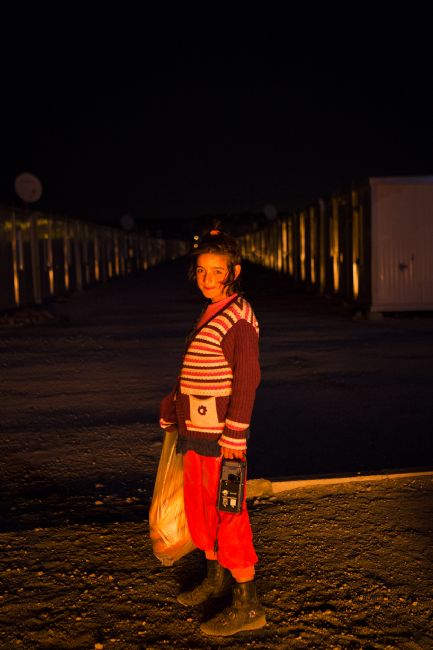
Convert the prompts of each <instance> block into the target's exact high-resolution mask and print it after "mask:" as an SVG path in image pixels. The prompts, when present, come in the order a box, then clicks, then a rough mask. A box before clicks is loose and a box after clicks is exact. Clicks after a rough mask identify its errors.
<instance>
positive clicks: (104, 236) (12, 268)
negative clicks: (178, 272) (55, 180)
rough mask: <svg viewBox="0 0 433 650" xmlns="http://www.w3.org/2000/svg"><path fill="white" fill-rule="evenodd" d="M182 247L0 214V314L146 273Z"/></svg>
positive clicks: (66, 222)
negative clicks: (112, 279) (96, 285)
mask: <svg viewBox="0 0 433 650" xmlns="http://www.w3.org/2000/svg"><path fill="white" fill-rule="evenodd" d="M186 249H187V244H186V243H185V242H182V241H178V240H174V239H173V240H163V239H159V238H154V237H147V236H145V235H142V234H138V233H128V232H124V231H122V230H119V229H116V228H111V227H108V226H102V225H96V224H92V223H86V222H82V221H78V220H72V219H62V218H57V217H53V216H47V215H44V214H41V213H36V212H31V211H27V210H18V209H10V208H4V209H0V278H1V283H0V310H4V311H6V310H9V309H13V308H16V307H21V306H26V305H35V304H36V305H38V304H42V303H44V302H45V301H47V300H49V299H50V298H53V297H54V296H58V295H61V294H65V293H67V292H69V291H74V290H80V289H83V288H84V287H86V286H89V285H92V284H95V283H99V282H105V281H107V280H109V279H110V278H115V277H121V276H126V275H128V274H130V273H133V272H135V271H139V270H145V269H147V268H149V267H151V266H154V265H155V264H158V263H159V262H163V261H165V260H169V259H174V258H175V257H178V256H179V255H184V254H185V253H186Z"/></svg>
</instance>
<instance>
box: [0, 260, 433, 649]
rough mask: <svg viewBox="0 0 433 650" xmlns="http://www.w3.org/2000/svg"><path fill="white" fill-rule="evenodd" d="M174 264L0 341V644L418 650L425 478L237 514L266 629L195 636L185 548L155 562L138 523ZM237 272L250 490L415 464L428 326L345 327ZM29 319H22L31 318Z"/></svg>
mask: <svg viewBox="0 0 433 650" xmlns="http://www.w3.org/2000/svg"><path fill="white" fill-rule="evenodd" d="M183 270H184V269H183V267H182V264H180V263H176V264H173V265H168V266H167V267H164V268H161V269H153V270H151V271H149V272H148V274H147V275H145V276H144V277H142V278H137V279H134V280H130V281H128V282H126V281H116V282H114V283H113V284H111V285H110V286H105V287H97V288H94V289H92V290H90V291H86V292H84V293H83V294H81V295H78V294H77V295H75V296H71V297H70V298H69V299H68V300H67V301H65V302H58V303H56V304H53V305H52V306H51V307H50V308H49V309H50V313H52V314H53V315H54V316H55V318H54V319H50V320H47V321H46V322H45V323H44V322H43V321H42V323H39V324H35V325H33V326H32V325H27V326H24V327H2V329H1V330H0V334H1V337H0V349H1V367H0V396H1V428H2V434H1V437H0V476H1V477H2V498H1V505H0V517H1V519H0V521H1V528H2V531H3V532H1V534H0V544H1V548H2V560H1V580H2V585H3V590H4V591H3V592H2V595H1V598H0V648H5V649H7V650H9V648H14V647H22V648H56V649H61V648H83V649H88V648H93V647H94V646H95V644H96V643H100V644H103V646H104V648H111V647H112V648H122V649H127V648H128V649H129V648H131V649H132V648H147V649H150V648H158V647H166V648H167V647H168V648H170V647H177V648H185V649H186V648H225V647H227V648H229V647H230V648H244V647H246V646H250V647H253V648H320V649H321V648H325V649H327V648H339V647H341V648H363V649H364V648H398V649H400V648H404V649H407V650H412V649H413V650H416V649H417V648H422V649H427V648H432V647H433V634H432V627H433V620H432V617H433V614H432V607H433V601H432V596H431V594H432V593H433V571H432V566H433V564H432V560H433V551H432V548H433V530H432V528H433V524H432V521H433V483H432V481H431V477H424V478H414V479H400V480H393V481H383V482H374V481H371V482H370V483H363V484H355V483H353V484H348V485H344V486H339V487H329V486H328V487H322V488H317V487H316V488H314V489H313V488H311V489H302V490H296V491H291V492H290V493H285V494H284V493H283V494H279V495H278V496H277V497H271V498H256V499H254V500H251V501H250V502H249V504H250V505H249V508H250V513H251V518H252V524H253V529H254V532H255V540H256V545H257V550H258V554H259V556H260V560H261V561H260V564H259V565H258V588H259V591H260V593H261V594H262V598H263V602H264V605H265V607H266V611H267V617H268V621H269V623H268V626H267V627H266V628H265V629H264V630H262V631H260V632H258V633H257V634H256V635H253V634H245V635H242V636H240V637H235V638H234V639H228V640H225V641H224V640H221V639H217V640H213V641H212V640H209V639H208V638H203V637H202V636H201V635H200V632H199V630H198V624H199V622H200V621H201V620H203V619H204V618H206V617H207V616H209V615H210V614H211V612H212V611H214V610H212V608H211V607H201V608H197V609H196V610H193V609H191V610H186V609H183V608H182V607H181V606H180V605H178V604H177V603H176V601H175V594H176V593H177V592H178V590H179V588H180V586H182V587H183V586H185V585H186V584H189V583H191V582H192V581H194V579H195V578H197V577H198V575H199V573H200V558H199V556H198V554H197V553H193V554H192V555H190V556H188V557H185V558H183V559H182V560H181V561H180V562H179V564H178V565H177V566H174V567H173V568H164V567H162V566H161V565H160V564H159V563H158V561H157V560H156V559H155V558H154V556H153V554H152V549H151V546H150V543H149V541H148V536H147V535H148V528H147V521H146V517H147V510H148V506H149V500H150V497H151V491H152V484H153V479H154V474H155V470H156V465H157V461H158V456H159V452H160V449H161V436H160V431H159V429H158V427H157V426H156V425H155V420H156V411H157V404H158V401H159V399H160V397H161V396H162V394H163V393H164V391H166V390H167V389H168V388H169V387H170V384H171V382H172V380H173V377H174V376H175V374H174V373H175V372H176V368H177V364H178V361H179V357H180V355H181V353H182V345H183V338H184V336H185V333H186V331H187V329H188V327H189V324H190V322H191V320H192V318H193V317H194V315H195V314H196V313H197V302H196V298H195V297H194V294H193V292H190V291H189V289H188V288H187V287H186V286H185V285H184V284H183V283H182V273H183ZM271 279H272V276H271V275H270V274H267V273H263V272H259V273H257V272H253V271H252V270H251V269H250V270H249V273H248V277H247V287H248V288H249V289H250V291H249V292H248V295H249V296H250V297H251V300H252V302H253V303H254V307H255V309H256V312H257V315H258V317H259V320H260V323H261V326H262V342H261V350H262V368H263V382H262V386H261V388H260V390H259V393H258V397H257V405H256V413H255V420H254V428H253V439H252V442H251V448H250V452H249V456H250V477H255V478H258V477H267V478H272V477H287V476H290V475H296V476H299V475H305V474H329V473H334V472H344V473H350V472H351V471H353V472H355V473H356V472H357V471H359V472H367V471H370V470H371V471H373V470H374V471H377V470H380V469H389V468H393V467H400V468H401V467H419V466H421V465H424V466H427V465H431V464H432V453H431V452H432V435H431V432H432V430H433V414H432V406H431V395H432V389H433V377H432V373H431V359H432V357H433V327H432V323H433V319H431V318H407V317H406V318H400V319H385V320H384V321H381V322H370V321H362V320H361V321H359V320H353V319H352V318H351V314H350V310H349V309H341V308H339V307H338V306H337V305H335V304H333V302H332V301H327V300H324V299H322V300H315V299H314V298H313V297H309V296H301V295H299V294H288V293H285V292H284V291H283V287H282V286H281V284H280V283H278V282H274V281H272V282H270V280H271ZM30 320H31V318H30Z"/></svg>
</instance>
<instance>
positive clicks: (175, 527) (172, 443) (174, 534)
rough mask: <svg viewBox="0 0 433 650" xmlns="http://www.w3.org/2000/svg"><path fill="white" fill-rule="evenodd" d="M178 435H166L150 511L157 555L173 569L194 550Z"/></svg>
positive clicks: (151, 536) (151, 537) (151, 530)
mask: <svg viewBox="0 0 433 650" xmlns="http://www.w3.org/2000/svg"><path fill="white" fill-rule="evenodd" d="M176 442H177V432H176V431H172V432H168V431H166V432H165V434H164V442H163V445H162V451H161V458H160V459H159V465H158V471H157V474H156V480H155V486H154V490H153V497H152V504H151V506H150V510H149V528H150V539H151V541H152V546H153V553H154V555H155V556H156V557H157V558H158V559H159V560H160V561H161V562H162V564H164V565H165V566H171V565H172V564H173V563H174V562H176V561H177V560H179V559H180V558H181V557H183V556H184V555H186V554H187V553H190V552H191V551H193V550H194V549H195V545H194V543H193V541H192V539H191V535H190V532H189V528H188V523H187V521H186V514H185V508H184V502H183V457H182V454H178V453H176Z"/></svg>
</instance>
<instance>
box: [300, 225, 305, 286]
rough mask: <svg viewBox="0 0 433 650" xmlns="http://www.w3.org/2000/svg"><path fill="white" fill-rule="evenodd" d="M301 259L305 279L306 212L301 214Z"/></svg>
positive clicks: (302, 276)
mask: <svg viewBox="0 0 433 650" xmlns="http://www.w3.org/2000/svg"><path fill="white" fill-rule="evenodd" d="M299 244H300V251H299V259H300V262H301V279H302V280H303V281H304V280H305V276H306V269H305V258H306V234H305V212H301V214H300V216H299Z"/></svg>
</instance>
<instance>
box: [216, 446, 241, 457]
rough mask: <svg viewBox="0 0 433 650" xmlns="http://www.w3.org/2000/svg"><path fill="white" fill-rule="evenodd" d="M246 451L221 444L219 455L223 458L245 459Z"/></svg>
mask: <svg viewBox="0 0 433 650" xmlns="http://www.w3.org/2000/svg"><path fill="white" fill-rule="evenodd" d="M245 454H246V451H245V450H244V449H243V450H241V449H239V450H238V449H230V448H229V447H223V446H221V455H222V456H223V458H229V459H232V458H237V459H239V460H246V455H245Z"/></svg>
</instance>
